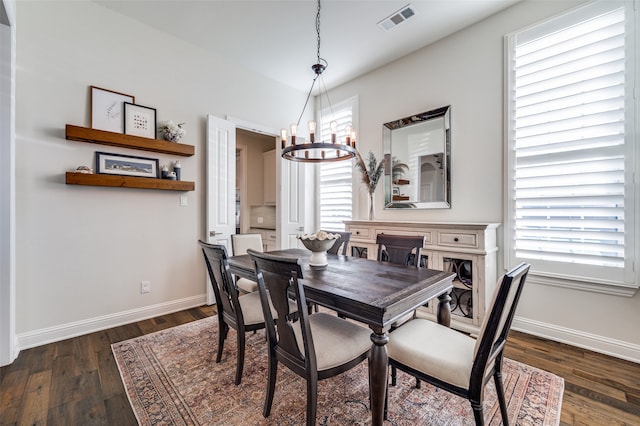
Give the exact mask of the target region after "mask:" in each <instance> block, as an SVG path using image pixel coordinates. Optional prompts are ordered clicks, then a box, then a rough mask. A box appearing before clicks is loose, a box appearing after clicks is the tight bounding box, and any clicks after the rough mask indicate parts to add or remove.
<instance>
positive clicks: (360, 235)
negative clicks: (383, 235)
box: [349, 227, 371, 240]
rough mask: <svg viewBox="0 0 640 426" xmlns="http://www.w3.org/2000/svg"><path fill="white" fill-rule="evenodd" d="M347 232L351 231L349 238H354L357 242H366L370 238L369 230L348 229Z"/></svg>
mask: <svg viewBox="0 0 640 426" xmlns="http://www.w3.org/2000/svg"><path fill="white" fill-rule="evenodd" d="M349 231H351V238H355V239H358V240H363V239H366V240H368V239H369V238H371V235H370V234H371V228H356V227H352V228H349Z"/></svg>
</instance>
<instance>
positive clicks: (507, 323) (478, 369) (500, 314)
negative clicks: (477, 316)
mask: <svg viewBox="0 0 640 426" xmlns="http://www.w3.org/2000/svg"><path fill="white" fill-rule="evenodd" d="M530 266H531V265H529V264H527V263H521V264H519V265H518V266H516V267H515V268H513V269H511V270H510V271H509V272H507V273H506V274H505V275H504V276H503V277H502V278H501V279H500V281H499V283H498V287H497V288H496V291H495V292H494V295H493V300H492V301H491V303H490V305H489V309H488V315H487V316H486V317H485V319H484V321H483V323H482V327H481V328H480V334H479V335H478V339H477V341H476V346H475V354H474V355H475V361H474V365H473V369H472V372H471V385H470V387H473V386H483V384H484V380H485V378H486V377H487V376H488V375H489V374H487V367H488V366H490V365H493V364H492V363H491V361H493V360H494V359H496V358H498V357H501V356H502V349H503V348H504V346H505V344H506V341H507V336H508V334H509V330H510V329H511V323H512V322H513V317H514V316H515V312H516V308H517V306H518V301H519V300H520V295H521V294H522V288H523V286H524V283H525V281H526V279H527V275H528V273H529V268H530ZM474 382H475V383H474Z"/></svg>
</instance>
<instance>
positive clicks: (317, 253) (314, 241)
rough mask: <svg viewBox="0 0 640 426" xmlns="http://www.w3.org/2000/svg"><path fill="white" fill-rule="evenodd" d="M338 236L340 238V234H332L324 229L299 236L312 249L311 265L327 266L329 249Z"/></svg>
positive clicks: (317, 266)
mask: <svg viewBox="0 0 640 426" xmlns="http://www.w3.org/2000/svg"><path fill="white" fill-rule="evenodd" d="M338 238H340V234H330V233H328V232H324V231H319V232H316V233H313V234H305V235H299V236H298V239H299V240H300V241H301V242H302V244H303V245H304V246H305V247H306V248H307V250H309V251H311V257H309V265H310V266H312V267H315V268H323V267H325V266H327V264H328V262H327V250H329V249H330V248H331V246H333V244H334V243H335V242H336V240H337V239H338Z"/></svg>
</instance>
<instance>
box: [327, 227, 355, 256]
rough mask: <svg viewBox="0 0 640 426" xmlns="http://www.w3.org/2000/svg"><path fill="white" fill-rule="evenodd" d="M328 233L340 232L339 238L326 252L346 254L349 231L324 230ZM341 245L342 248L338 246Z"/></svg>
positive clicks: (349, 237)
mask: <svg viewBox="0 0 640 426" xmlns="http://www.w3.org/2000/svg"><path fill="white" fill-rule="evenodd" d="M324 232H326V233H328V234H340V238H338V239H337V240H336V242H335V243H334V244H333V245H332V246H331V248H330V249H329V250H327V253H329V254H341V255H343V256H346V255H347V247H348V246H349V240H351V232H339V231H324ZM341 247H342V250H340V248H341Z"/></svg>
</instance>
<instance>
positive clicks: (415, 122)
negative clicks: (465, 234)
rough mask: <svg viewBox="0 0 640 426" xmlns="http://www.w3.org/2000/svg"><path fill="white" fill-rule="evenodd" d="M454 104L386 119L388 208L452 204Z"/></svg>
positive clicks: (386, 195) (433, 207) (385, 189)
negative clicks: (452, 106)
mask: <svg viewBox="0 0 640 426" xmlns="http://www.w3.org/2000/svg"><path fill="white" fill-rule="evenodd" d="M450 115H451V107H450V106H446V107H442V108H438V109H434V110H432V111H427V112H423V113H420V114H415V115H412V116H410V117H405V118H401V119H399V120H395V121H391V122H389V123H385V124H384V125H383V127H382V132H383V143H384V160H385V171H384V193H385V209H443V208H450V207H451V201H450V200H451V184H450V176H451V158H450V156H451V120H450Z"/></svg>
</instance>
